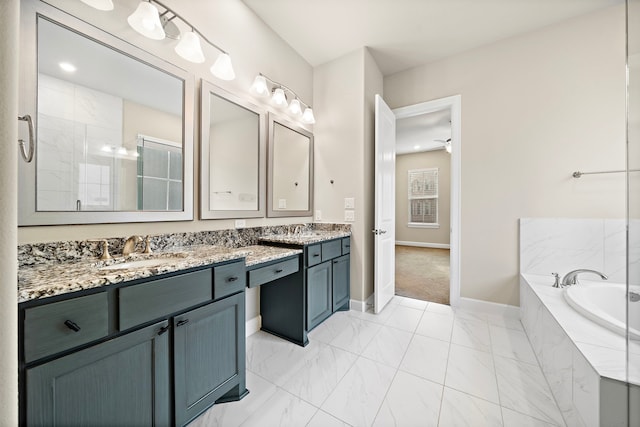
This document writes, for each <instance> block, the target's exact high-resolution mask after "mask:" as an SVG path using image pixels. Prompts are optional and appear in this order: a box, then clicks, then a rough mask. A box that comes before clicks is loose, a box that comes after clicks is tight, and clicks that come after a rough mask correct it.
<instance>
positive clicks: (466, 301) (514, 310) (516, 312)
mask: <svg viewBox="0 0 640 427" xmlns="http://www.w3.org/2000/svg"><path fill="white" fill-rule="evenodd" d="M456 308H463V309H465V310H473V311H481V312H483V313H487V314H498V315H503V316H508V317H517V318H520V307H516V306H515V305H508V304H498V303H495V302H488V301H482V300H479V299H473V298H464V297H460V298H459V299H458V303H457V304H456Z"/></svg>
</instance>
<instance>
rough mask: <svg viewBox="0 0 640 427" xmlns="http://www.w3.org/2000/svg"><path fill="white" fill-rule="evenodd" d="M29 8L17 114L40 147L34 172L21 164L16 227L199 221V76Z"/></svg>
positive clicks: (42, 8)
mask: <svg viewBox="0 0 640 427" xmlns="http://www.w3.org/2000/svg"><path fill="white" fill-rule="evenodd" d="M25 3H27V4H28V5H30V7H29V6H27V7H25V8H24V9H23V11H22V17H21V19H22V26H21V27H22V33H21V35H22V40H21V46H22V47H23V54H22V61H21V62H22V63H21V89H20V90H21V105H20V114H29V115H31V117H32V118H33V120H34V122H35V123H34V127H35V136H36V138H35V141H36V144H35V158H34V160H33V161H32V162H31V163H25V162H23V161H22V160H21V159H20V160H19V165H20V166H19V168H20V174H21V179H20V184H19V189H20V193H19V221H18V224H19V225H46V224H90V223H115V222H143V221H179V220H191V219H193V102H194V85H193V77H192V76H190V75H189V74H188V73H187V72H186V71H184V70H182V69H180V68H178V67H175V66H173V65H171V64H169V63H167V62H164V61H162V60H160V59H159V58H156V57H154V56H152V55H150V54H148V53H147V52H145V51H143V50H141V49H138V48H136V47H134V46H132V45H130V44H128V43H126V42H124V41H122V40H121V39H118V38H116V37H114V36H112V35H110V34H107V33H105V32H103V31H101V30H99V29H97V28H95V27H93V26H91V25H89V24H87V23H85V22H83V21H80V20H78V19H76V18H74V17H71V16H69V15H67V14H65V13H64V12H61V11H59V10H57V9H55V8H51V7H49V6H48V5H44V4H39V2H38V4H33V2H25ZM20 129H21V134H20V135H21V138H23V139H27V138H26V137H25V136H24V134H23V133H22V132H23V131H26V127H25V129H23V128H22V127H21V128H20Z"/></svg>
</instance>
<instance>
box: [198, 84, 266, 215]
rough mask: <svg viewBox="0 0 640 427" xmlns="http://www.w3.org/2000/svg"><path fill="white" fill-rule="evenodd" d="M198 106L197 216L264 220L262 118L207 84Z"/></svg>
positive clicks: (244, 103)
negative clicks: (199, 128)
mask: <svg viewBox="0 0 640 427" xmlns="http://www.w3.org/2000/svg"><path fill="white" fill-rule="evenodd" d="M200 102H201V108H200V114H201V115H202V116H201V120H200V126H201V130H200V132H201V133H200V140H201V147H200V218H202V219H217V218H262V217H264V213H265V205H266V200H265V189H266V183H265V178H266V145H267V144H266V140H267V138H266V135H265V128H266V119H265V114H264V113H263V112H261V111H260V109H258V107H256V106H255V105H253V104H251V103H250V102H247V101H246V100H244V99H241V98H240V97H237V96H235V95H233V94H231V93H229V92H227V91H225V90H223V89H220V88H218V87H216V86H214V85H213V84H211V83H209V82H207V81H205V80H203V81H202V90H201V98H200Z"/></svg>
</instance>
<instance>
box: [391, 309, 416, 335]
mask: <svg viewBox="0 0 640 427" xmlns="http://www.w3.org/2000/svg"><path fill="white" fill-rule="evenodd" d="M422 313H423V311H422V310H416V309H415V308H409V307H405V306H403V305H400V306H399V307H397V308H396V309H395V310H394V312H393V314H392V315H391V316H390V317H389V319H388V320H387V321H386V322H385V325H387V326H391V327H392V328H397V329H402V330H403V331H407V332H412V333H413V332H414V331H415V330H416V327H417V326H418V323H420V318H421V317H422Z"/></svg>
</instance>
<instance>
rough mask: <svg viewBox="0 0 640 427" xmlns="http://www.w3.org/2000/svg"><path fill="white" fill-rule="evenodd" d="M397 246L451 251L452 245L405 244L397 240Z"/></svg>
mask: <svg viewBox="0 0 640 427" xmlns="http://www.w3.org/2000/svg"><path fill="white" fill-rule="evenodd" d="M396 245H401V246H414V247H417V248H435V249H451V245H449V244H447V243H422V242H404V241H401V240H396Z"/></svg>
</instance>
